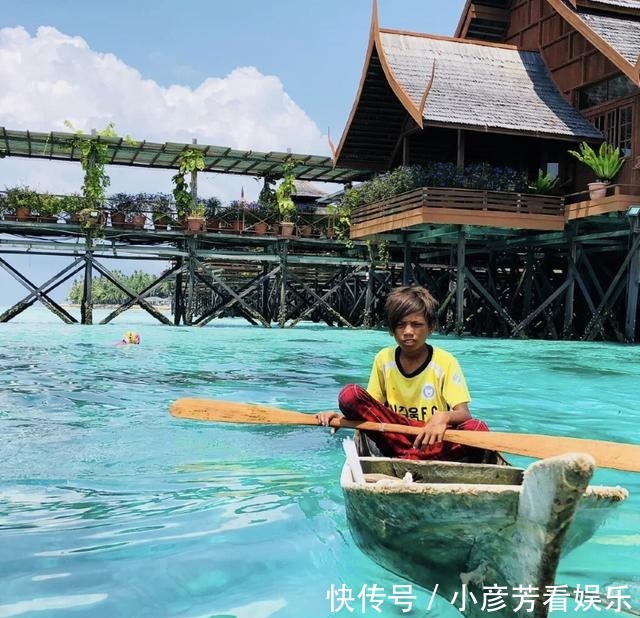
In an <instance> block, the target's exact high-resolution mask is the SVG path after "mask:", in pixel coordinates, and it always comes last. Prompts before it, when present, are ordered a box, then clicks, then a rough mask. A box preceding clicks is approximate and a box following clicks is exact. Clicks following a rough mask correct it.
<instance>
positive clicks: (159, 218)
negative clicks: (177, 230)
mask: <svg viewBox="0 0 640 618" xmlns="http://www.w3.org/2000/svg"><path fill="white" fill-rule="evenodd" d="M168 225H169V217H168V216H167V215H156V216H155V217H154V218H153V227H154V228H155V229H156V230H166V229H167V226H168Z"/></svg>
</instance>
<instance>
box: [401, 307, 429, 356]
mask: <svg viewBox="0 0 640 618" xmlns="http://www.w3.org/2000/svg"><path fill="white" fill-rule="evenodd" d="M430 334H431V332H430V331H429V327H428V326H427V321H426V320H425V318H424V315H423V314H422V313H420V311H416V312H415V313H409V314H408V315H405V316H404V318H402V319H401V320H400V322H398V325H397V326H396V327H395V329H394V331H393V336H394V337H395V340H396V342H397V344H398V345H399V346H400V349H401V350H402V351H403V352H407V353H409V354H411V353H415V352H417V351H419V350H421V349H422V348H423V346H424V343H425V341H426V340H427V337H428V336H429V335H430Z"/></svg>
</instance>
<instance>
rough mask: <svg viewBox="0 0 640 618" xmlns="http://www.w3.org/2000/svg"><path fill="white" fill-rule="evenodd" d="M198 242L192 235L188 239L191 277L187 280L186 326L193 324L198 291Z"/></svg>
mask: <svg viewBox="0 0 640 618" xmlns="http://www.w3.org/2000/svg"><path fill="white" fill-rule="evenodd" d="M196 242H197V240H196V237H195V236H190V237H189V238H188V239H187V244H188V245H187V246H188V247H189V266H188V271H189V279H188V281H187V297H186V299H185V307H184V323H185V325H186V326H192V325H193V309H194V303H195V291H196V272H195V271H196Z"/></svg>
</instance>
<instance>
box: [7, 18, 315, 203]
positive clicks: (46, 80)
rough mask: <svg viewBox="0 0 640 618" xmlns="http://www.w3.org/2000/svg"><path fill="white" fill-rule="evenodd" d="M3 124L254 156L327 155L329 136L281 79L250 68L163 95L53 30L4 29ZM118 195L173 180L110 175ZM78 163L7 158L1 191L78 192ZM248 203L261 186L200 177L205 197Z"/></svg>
mask: <svg viewBox="0 0 640 618" xmlns="http://www.w3.org/2000/svg"><path fill="white" fill-rule="evenodd" d="M0 83H1V84H3V91H2V92H1V93H0V125H3V126H5V127H6V128H10V129H29V130H33V131H50V130H68V129H66V128H65V126H64V121H65V120H69V121H71V122H72V124H73V125H74V126H75V127H77V128H79V129H82V130H84V131H87V132H88V131H90V129H92V128H97V129H101V128H103V127H104V126H106V125H107V124H108V123H109V122H114V123H115V125H116V130H117V131H118V133H119V134H121V135H124V134H129V135H131V136H132V137H134V138H135V139H146V140H148V141H158V142H163V141H184V142H190V141H191V139H192V138H196V139H197V140H198V142H199V143H202V144H214V145H221V146H231V147H233V148H243V149H244V148H246V149H253V150H263V151H270V150H280V151H285V150H286V149H287V148H291V149H292V150H293V151H294V152H302V153H310V154H327V153H328V147H327V139H326V136H324V135H323V134H322V132H321V131H320V130H319V129H318V127H317V125H316V124H315V123H314V122H313V121H312V120H311V119H310V118H309V117H308V116H307V115H306V114H305V112H304V111H303V110H302V109H301V108H300V107H299V106H298V105H296V103H295V102H294V101H293V100H292V99H291V97H289V95H288V94H287V93H286V92H285V90H284V87H283V84H282V82H281V81H280V79H279V78H278V77H276V76H272V75H263V74H261V73H260V72H259V71H258V70H257V69H256V68H255V67H239V68H236V69H234V70H233V71H232V72H231V73H230V74H229V75H227V76H226V77H210V78H208V79H206V80H204V81H203V82H202V83H201V84H200V85H199V86H198V87H196V88H189V87H186V86H181V85H172V86H169V87H168V88H165V87H162V86H160V85H159V84H157V83H156V82H155V81H153V80H150V79H143V77H142V76H141V75H140V73H139V72H138V71H137V70H136V69H135V68H133V67H130V66H128V65H127V64H125V63H124V62H122V61H121V60H119V59H118V58H117V57H116V56H114V55H113V54H109V53H99V52H96V51H93V50H92V49H91V48H90V47H89V45H88V44H87V42H86V41H85V40H84V39H82V38H81V37H77V36H75V37H74V36H69V35H66V34H64V33H61V32H60V31H58V30H56V29H55V28H52V27H44V26H43V27H40V28H38V31H37V34H36V35H35V36H31V35H30V34H29V33H28V32H27V31H26V30H25V29H24V28H22V27H17V28H4V29H0ZM109 174H110V176H111V180H112V187H111V189H112V190H113V191H114V192H115V191H120V190H127V191H165V192H168V191H170V190H171V182H170V176H171V173H170V172H159V171H148V172H146V171H141V170H132V169H126V168H116V167H112V168H110V169H109ZM81 178H82V174H81V171H80V169H79V164H63V163H53V162H45V161H37V162H36V160H31V161H25V160H19V159H3V160H2V161H1V162H0V188H4V186H5V185H6V186H14V185H16V184H28V185H30V186H32V187H34V188H38V189H41V190H50V191H54V192H66V191H73V190H78V189H79V186H80V183H81ZM240 185H244V186H245V192H246V193H247V195H248V197H254V196H255V195H257V193H258V191H259V188H260V185H259V183H257V182H254V181H252V180H251V179H249V178H246V177H244V178H239V177H232V176H223V175H216V176H212V175H204V176H203V177H202V178H201V181H200V183H199V189H200V193H201V194H203V195H212V194H215V195H218V196H220V197H222V198H223V199H231V198H234V197H237V195H238V192H239V187H240Z"/></svg>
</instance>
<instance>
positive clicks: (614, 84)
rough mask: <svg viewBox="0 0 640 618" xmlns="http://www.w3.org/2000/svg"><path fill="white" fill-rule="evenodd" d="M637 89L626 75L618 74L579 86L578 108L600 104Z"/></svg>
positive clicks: (632, 92) (637, 90)
mask: <svg viewBox="0 0 640 618" xmlns="http://www.w3.org/2000/svg"><path fill="white" fill-rule="evenodd" d="M639 91H640V90H639V89H638V87H637V86H636V85H635V84H634V83H633V82H632V81H631V80H630V79H629V78H628V77H627V76H626V75H618V77H614V78H613V79H608V80H606V81H604V82H598V83H597V84H591V86H587V87H585V88H581V89H580V90H579V91H578V109H587V108H588V107H594V106H596V105H601V104H602V103H606V102H607V101H613V100H614V99H619V98H621V97H626V96H628V95H630V94H635V93H636V92H639Z"/></svg>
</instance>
